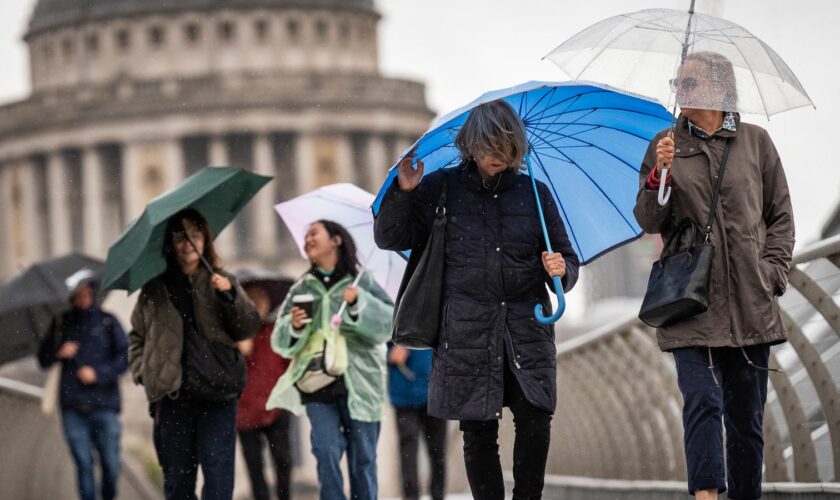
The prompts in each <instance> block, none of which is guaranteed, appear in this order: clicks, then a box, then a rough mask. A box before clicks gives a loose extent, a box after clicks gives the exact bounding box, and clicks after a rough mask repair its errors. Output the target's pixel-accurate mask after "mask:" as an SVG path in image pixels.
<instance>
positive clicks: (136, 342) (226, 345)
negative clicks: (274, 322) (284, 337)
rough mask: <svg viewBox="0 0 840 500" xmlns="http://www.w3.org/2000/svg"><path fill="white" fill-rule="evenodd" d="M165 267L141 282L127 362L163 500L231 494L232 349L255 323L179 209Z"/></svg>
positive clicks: (205, 228) (238, 384) (205, 233)
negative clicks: (147, 418)
mask: <svg viewBox="0 0 840 500" xmlns="http://www.w3.org/2000/svg"><path fill="white" fill-rule="evenodd" d="M160 252H161V253H162V255H163V257H164V259H165V262H166V267H165V269H164V271H163V272H162V273H160V274H159V275H157V276H156V277H155V278H153V279H152V280H151V281H149V282H148V283H146V284H145V285H144V286H143V288H142V291H141V293H140V297H139V299H138V300H137V305H136V306H135V308H134V312H133V313H132V317H131V324H132V329H133V331H132V332H131V333H130V335H129V362H130V365H131V371H132V374H133V376H134V379H135V381H136V382H137V383H140V384H142V385H143V386H144V388H145V390H146V395H147V397H148V399H149V402H150V412H151V414H152V416H153V418H154V443H155V449H156V450H157V454H158V459H159V461H160V464H161V466H162V468H163V473H164V492H165V495H166V498H168V499H169V498H173V499H180V498H195V484H196V472H197V468H198V465H199V464H200V465H201V468H202V472H203V475H204V489H203V492H202V498H208V499H210V498H212V499H216V498H218V499H230V498H231V497H232V495H233V478H234V456H235V445H236V405H237V399H238V398H239V395H240V394H241V392H242V389H243V387H244V384H245V364H244V360H243V358H242V356H241V354H239V351H238V350H237V349H236V347H235V342H236V341H240V340H244V339H247V338H250V337H252V336H253V335H254V334H255V333H256V331H257V330H258V328H259V326H260V320H259V316H258V315H257V312H256V310H255V309H254V305H253V304H252V303H251V301H250V300H249V299H248V296H247V295H246V294H245V292H244V291H243V290H242V288H241V287H240V286H239V284H238V283H237V281H236V279H235V278H234V277H233V276H232V275H231V274H229V273H227V272H226V271H224V270H223V269H222V268H221V261H220V260H219V257H218V256H217V254H216V251H215V248H214V246H213V238H212V233H211V231H210V228H209V225H208V223H207V220H206V219H205V218H204V216H202V215H201V213H199V212H198V211H197V210H194V209H184V210H181V211H179V212H177V213H176V214H174V215H173V216H171V217H170V218H169V219H168V220H166V224H165V230H164V232H163V244H162V248H161V249H160Z"/></svg>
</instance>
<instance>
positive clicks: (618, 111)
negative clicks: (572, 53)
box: [373, 82, 671, 264]
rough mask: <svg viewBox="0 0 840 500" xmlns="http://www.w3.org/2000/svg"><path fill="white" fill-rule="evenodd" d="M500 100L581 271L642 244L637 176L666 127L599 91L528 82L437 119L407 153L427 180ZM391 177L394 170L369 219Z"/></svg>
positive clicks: (667, 119)
mask: <svg viewBox="0 0 840 500" xmlns="http://www.w3.org/2000/svg"><path fill="white" fill-rule="evenodd" d="M497 99H503V100H504V101H506V102H507V103H508V104H510V105H511V106H513V109H515V110H517V111H518V112H519V114H520V116H521V118H522V121H523V122H524V124H525V131H526V135H527V138H528V143H529V149H530V152H529V161H530V164H531V166H532V167H533V171H534V176H535V178H536V179H537V180H540V181H542V182H544V183H545V184H546V185H547V186H548V187H549V189H550V190H551V193H552V194H553V196H554V198H555V201H556V202H557V206H558V207H559V209H560V216H561V217H562V218H563V222H564V223H565V225H566V231H567V232H568V235H569V239H570V240H571V243H572V246H573V248H574V249H575V252H576V253H577V255H578V258H579V259H580V262H581V264H586V263H588V262H591V261H592V260H593V259H595V258H596V257H598V256H599V255H601V254H602V253H604V252H606V251H608V250H610V249H612V248H614V247H616V246H618V245H621V244H623V243H626V242H628V241H632V240H634V239H636V238H638V237H639V236H641V234H642V229H641V228H640V227H639V225H638V224H637V223H636V219H635V217H634V216H633V206H634V205H635V201H636V192H637V191H638V188H639V169H640V167H641V163H642V158H643V156H644V153H645V150H646V148H647V145H648V142H649V141H650V139H651V138H652V137H653V136H654V135H655V134H656V133H657V132H659V131H660V130H662V129H664V128H667V127H668V126H669V125H670V124H671V114H670V113H668V111H666V110H665V108H664V107H662V106H661V105H660V104H657V103H655V102H652V101H650V100H647V99H643V98H640V97H636V96H632V95H627V94H623V93H620V92H616V91H614V90H612V89H610V88H608V87H604V86H600V85H597V84H591V83H586V82H562V83H549V82H528V83H525V84H522V85H519V86H516V87H511V88H508V89H502V90H498V91H495V92H488V93H487V94H484V95H483V96H481V97H480V98H478V99H477V100H475V101H473V102H472V103H470V104H468V105H467V106H464V107H463V108H460V109H458V110H455V111H453V112H452V113H449V114H447V115H446V116H443V117H441V118H440V119H438V120H437V121H435V123H433V124H432V126H431V128H430V129H429V131H428V132H426V133H425V134H424V135H423V137H421V138H420V139H419V140H418V141H417V142H416V143H415V144H414V145H413V146H412V147H411V148H409V150H407V151H406V153H408V151H413V150H416V152H417V158H418V159H420V160H423V163H424V165H425V167H424V175H428V174H430V173H432V172H434V171H435V170H437V169H439V168H447V167H453V166H456V165H458V164H459V161H460V160H459V153H458V149H457V148H456V147H455V136H456V135H457V134H458V131H459V130H460V128H461V126H462V125H463V124H464V122H465V121H466V119H467V116H468V115H469V112H470V110H471V109H472V108H474V107H475V106H478V105H479V104H482V103H485V102H490V101H494V100H497ZM406 153H403V156H405V154H406ZM400 159H402V158H400ZM397 163H399V161H398V162H397ZM396 177H397V169H396V164H395V166H394V167H392V168H391V170H390V171H389V173H388V177H387V178H386V180H385V183H384V184H383V186H382V188H381V189H380V190H379V194H378V195H377V198H376V201H375V202H374V204H373V211H374V213H378V212H379V207H380V204H381V202H382V197H383V196H384V195H385V191H386V190H387V189H388V187H389V186H390V185H391V182H393V181H394V179H395V178H396ZM534 224H538V218H537V215H536V214H535V215H534Z"/></svg>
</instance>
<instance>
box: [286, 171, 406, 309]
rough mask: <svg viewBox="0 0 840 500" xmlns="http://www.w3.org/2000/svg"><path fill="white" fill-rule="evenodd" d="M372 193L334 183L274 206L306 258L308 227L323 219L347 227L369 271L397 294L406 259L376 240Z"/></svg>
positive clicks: (360, 257)
mask: <svg viewBox="0 0 840 500" xmlns="http://www.w3.org/2000/svg"><path fill="white" fill-rule="evenodd" d="M373 199H374V198H373V195H372V194H370V193H368V192H367V191H365V190H363V189H361V188H358V187H356V186H354V185H352V184H331V185H329V186H324V187H322V188H318V189H316V190H314V191H310V192H309V193H306V194H303V195H301V196H298V197H297V198H293V199H291V200H289V201H285V202H283V203H279V204H277V205H275V206H274V208H275V209H276V210H277V213H279V214H280V217H281V218H282V219H283V222H284V223H285V224H286V227H288V228H289V232H291V233H292V237H294V239H295V243H297V246H298V249H299V250H300V254H301V255H302V256H303V257H304V258H306V253H305V252H304V249H303V243H304V242H303V240H304V236H306V229H307V228H308V227H309V225H310V224H312V223H313V222H315V221H317V220H320V219H327V220H332V221H334V222H338V223H339V224H341V225H342V226H344V227H345V228H346V229H347V231H348V232H350V235H351V236H352V237H353V240H354V241H355V242H356V249H357V253H358V257H359V261H360V262H361V264H362V266H363V267H364V268H365V271H366V272H369V273H371V274H372V275H373V278H374V279H375V280H376V282H377V283H379V285H380V286H381V287H382V288H384V289H385V291H386V292H388V295H390V296H391V297H392V298H394V297H396V296H397V291H398V290H399V288H400V280H401V279H402V275H403V272H405V260H404V259H402V258H401V257H400V256H398V255H397V254H395V253H393V252H388V251H385V250H380V249H379V247H377V246H376V243H375V242H374V241H373V215H372V214H371V212H370V205H371V203H373Z"/></svg>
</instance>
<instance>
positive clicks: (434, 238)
mask: <svg viewBox="0 0 840 500" xmlns="http://www.w3.org/2000/svg"><path fill="white" fill-rule="evenodd" d="M448 177H449V175H448V174H447V173H444V175H443V180H442V182H441V190H440V197H439V199H438V204H437V207H436V208H435V218H434V221H433V222H432V230H431V233H430V235H429V240H428V241H427V242H426V246H425V247H424V248H423V251H422V252H419V251H417V250H419V249H417V250H414V251H412V252H411V256H410V257H409V259H408V265H407V266H406V271H405V274H403V279H402V282H401V283H400V289H399V292H398V293H397V300H396V303H395V305H394V321H393V327H392V330H391V341H392V342H393V343H394V344H395V345H398V346H400V347H406V348H408V349H434V348H435V347H437V342H438V331H439V329H440V311H441V305H442V304H441V303H442V302H443V269H444V260H445V245H444V239H445V237H446V234H445V232H446V189H447V185H448Z"/></svg>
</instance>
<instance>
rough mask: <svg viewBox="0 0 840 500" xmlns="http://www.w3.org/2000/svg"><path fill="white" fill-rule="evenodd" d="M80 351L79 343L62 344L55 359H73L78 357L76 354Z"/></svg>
mask: <svg viewBox="0 0 840 500" xmlns="http://www.w3.org/2000/svg"><path fill="white" fill-rule="evenodd" d="M78 351H79V343H78V342H65V343H63V344H61V347H60V348H59V349H58V351H56V353H55V357H56V358H57V359H73V358H75V357H76V353H77V352H78Z"/></svg>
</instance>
